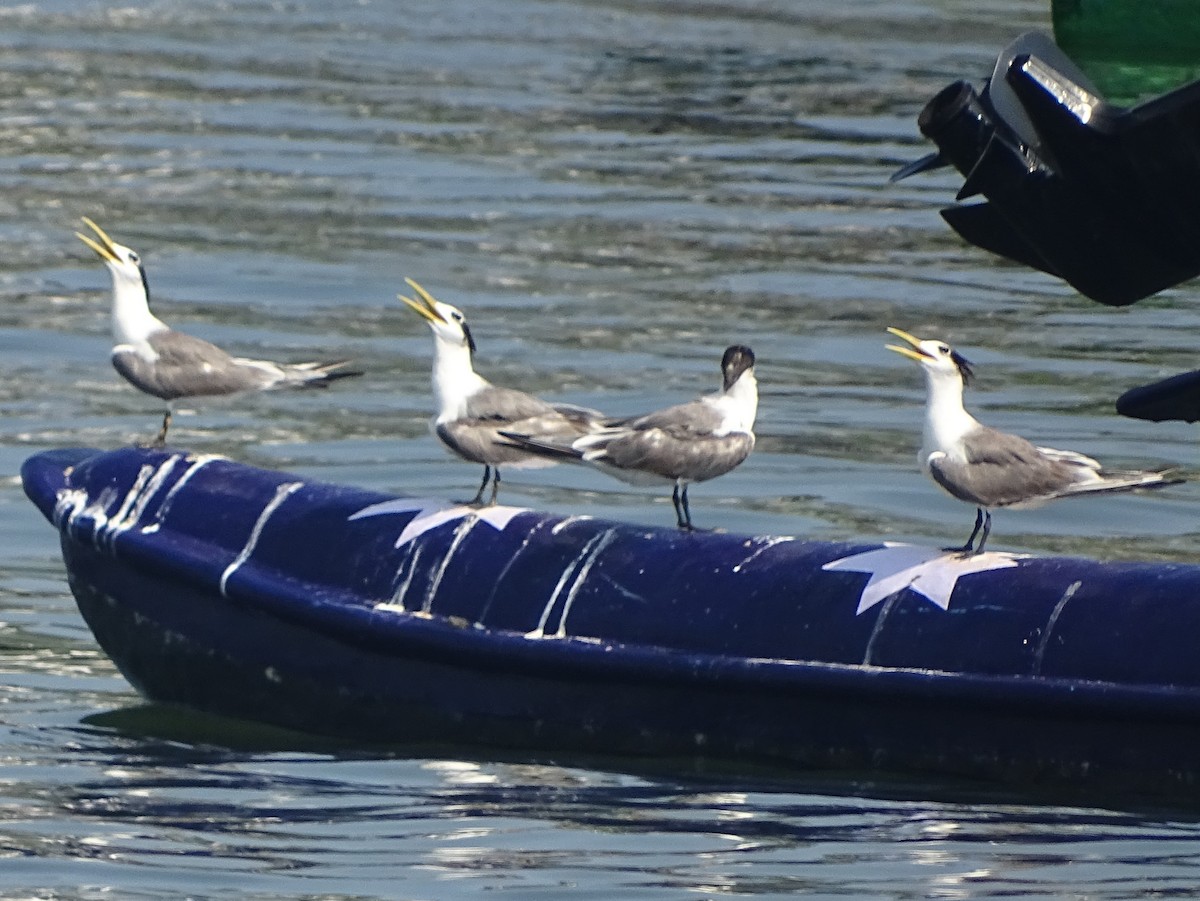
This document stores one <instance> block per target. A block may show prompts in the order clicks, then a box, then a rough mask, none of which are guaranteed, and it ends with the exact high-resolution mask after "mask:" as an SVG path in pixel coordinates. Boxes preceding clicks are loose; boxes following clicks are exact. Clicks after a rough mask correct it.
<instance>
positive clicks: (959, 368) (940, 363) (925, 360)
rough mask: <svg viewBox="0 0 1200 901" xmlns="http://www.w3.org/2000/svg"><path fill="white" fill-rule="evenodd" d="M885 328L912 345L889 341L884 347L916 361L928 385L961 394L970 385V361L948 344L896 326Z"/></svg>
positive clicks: (972, 375) (971, 372) (972, 376)
mask: <svg viewBox="0 0 1200 901" xmlns="http://www.w3.org/2000/svg"><path fill="white" fill-rule="evenodd" d="M888 331H889V332H891V333H892V334H893V335H895V336H896V337H897V338H900V339H901V340H903V341H907V342H908V343H909V344H910V345H911V346H910V347H901V346H899V345H896V344H889V345H887V349H888V350H894V351H895V352H896V353H898V354H902V355H904V356H906V357H908V358H909V359H910V360H914V361H916V362H917V363H919V364H920V365H921V368H922V369H923V370H925V378H926V380H927V381H928V382H929V384H930V386H931V387H938V386H942V385H945V386H952V387H956V388H957V390H958V391H959V392H960V393H961V392H962V388H963V386H964V385H969V384H971V379H972V378H974V376H975V372H974V370H973V369H971V364H970V362H969V361H968V360H967V358H966V357H964V356H963V355H962V354H960V353H959V352H958V351H956V350H955V349H954V348H952V347H951V346H950V345H949V344H946V343H945V342H944V341H936V340H927V341H922V340H921V339H920V338H918V337H916V336H915V335H910V334H909V333H908V332H905V331H902V330H900V329H898V328H889V329H888Z"/></svg>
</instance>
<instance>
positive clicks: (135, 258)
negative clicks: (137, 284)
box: [129, 250, 142, 263]
mask: <svg viewBox="0 0 1200 901" xmlns="http://www.w3.org/2000/svg"><path fill="white" fill-rule="evenodd" d="M141 261H142V258H141V257H139V256H138V255H137V253H135V252H134V251H132V250H131V251H129V262H131V263H140V262H141Z"/></svg>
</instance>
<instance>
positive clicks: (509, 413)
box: [398, 278, 602, 504]
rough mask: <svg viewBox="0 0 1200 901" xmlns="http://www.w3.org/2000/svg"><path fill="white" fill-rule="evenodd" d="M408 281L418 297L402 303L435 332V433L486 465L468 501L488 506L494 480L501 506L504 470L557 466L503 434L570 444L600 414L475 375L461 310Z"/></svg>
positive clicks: (451, 447)
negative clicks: (558, 439) (522, 434)
mask: <svg viewBox="0 0 1200 901" xmlns="http://www.w3.org/2000/svg"><path fill="white" fill-rule="evenodd" d="M405 282H406V283H407V284H408V286H409V287H410V288H412V289H413V291H414V292H415V293H416V295H417V298H418V299H416V300H414V299H413V298H411V297H405V296H404V295H403V294H401V295H398V296H399V298H400V300H402V301H404V303H406V304H408V306H409V307H411V308H412V309H413V310H415V311H416V312H417V314H418V315H419V316H420V317H421V318H422V319H424V320H425V321H426V322H428V323H429V328H430V329H432V331H433V394H434V398H435V400H436V401H437V408H438V410H437V414H436V415H435V416H434V419H433V424H432V426H433V433H434V434H435V435H436V436H437V437H438V439H439V440H440V441H441V442H442V444H444V445H445V446H446V447H447V448H448V449H449V450H450V451H451V452H452V453H454V454H457V455H458V456H460V457H462V458H463V459H464V460H469V461H470V462H472V463H482V464H483V481H482V482H481V483H480V484H479V491H478V492H477V493H476V495H475V497H474V498H473V499H472V500H471V501H469V503H471V504H481V503H482V502H483V495H484V492H485V491H486V490H487V487H488V484H489V482H490V483H491V486H492V493H491V496H490V498H489V499H488V504H494V503H496V495H497V494H498V493H499V490H500V467H501V466H510V467H513V468H514V469H529V468H537V467H543V466H553V465H554V463H556V462H557V461H556V460H554V459H551V458H549V457H546V456H544V455H541V454H537V453H533V452H531V451H529V450H527V449H525V448H522V447H519V446H517V445H515V444H514V443H513V442H511V441H509V440H506V439H505V438H504V437H502V435H501V432H502V431H503V430H506V429H511V430H513V431H515V432H532V433H535V434H539V435H541V434H548V435H554V436H562V437H563V438H564V440H570V439H572V438H576V437H578V436H579V435H582V434H584V433H585V432H586V431H587V430H588V429H589V428H590V427H591V426H592V424H593V423H595V422H596V421H598V420H600V419H601V418H602V414H600V413H597V412H596V411H595V410H587V409H584V408H583V407H576V406H572V405H570V404H550V403H547V402H546V401H544V400H541V399H540V398H537V397H534V396H533V395H532V394H526V393H525V392H524V391H517V390H516V389H513V388H501V387H499V386H497V385H493V384H492V383H491V382H489V381H488V380H487V379H485V378H484V377H483V376H481V375H479V374H478V373H477V372H476V371H475V367H474V365H473V358H474V356H475V340H474V338H473V337H472V336H471V330H470V328H468V327H467V320H466V317H465V316H463V314H462V311H461V310H459V309H458V308H457V307H452V306H450V304H448V303H442V302H441V301H439V300H435V299H434V298H433V296H432V295H430V294H429V292H428V291H426V290H425V289H424V288H422V287H421V286H420V285H418V284H417V283H416V282H415V281H413V280H412V279H411V278H409V279H405Z"/></svg>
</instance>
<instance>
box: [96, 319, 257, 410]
mask: <svg viewBox="0 0 1200 901" xmlns="http://www.w3.org/2000/svg"><path fill="white" fill-rule="evenodd" d="M149 343H150V346H151V347H152V348H153V349H154V352H155V353H156V354H158V359H156V360H155V361H154V362H153V363H149V362H147V361H145V360H143V359H142V358H141V357H140V356H138V354H137V353H136V352H135V351H133V350H132V349H128V350H127V349H122V348H120V347H118V348H116V349H115V350H114V351H113V357H112V360H113V366H114V367H116V370H117V372H119V373H120V374H121V375H123V376H124V377H125V378H126V379H128V380H129V382H130V383H131V384H133V385H134V386H135V387H137V388H140V389H141V390H142V391H145V392H146V393H147V394H153V395H154V396H155V397H161V398H163V399H164V400H173V399H174V398H177V397H201V396H208V395H217V394H236V393H237V392H240V391H252V390H256V389H259V388H265V387H267V386H269V385H270V384H272V383H273V382H274V381H276V380H277V378H278V376H277V374H275V373H273V372H272V371H271V370H270V369H269V368H268V366H267V365H254V364H250V363H247V362H245V361H241V360H235V359H234V358H233V357H231V356H230V355H229V354H227V353H226V352H225V351H223V350H221V348H219V347H217V346H216V345H215V344H210V343H209V342H208V341H205V340H203V339H201V338H194V337H192V336H191V335H186V334H184V333H183V332H176V331H173V330H172V331H166V332H159V333H158V334H156V335H152V336H151V337H150V339H149Z"/></svg>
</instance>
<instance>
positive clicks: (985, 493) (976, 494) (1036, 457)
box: [929, 427, 1075, 507]
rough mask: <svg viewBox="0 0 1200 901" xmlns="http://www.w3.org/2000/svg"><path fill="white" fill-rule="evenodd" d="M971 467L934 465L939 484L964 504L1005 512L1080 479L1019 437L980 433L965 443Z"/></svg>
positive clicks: (941, 462) (939, 461)
mask: <svg viewBox="0 0 1200 901" xmlns="http://www.w3.org/2000/svg"><path fill="white" fill-rule="evenodd" d="M964 445H965V450H966V455H967V462H965V463H960V462H957V461H953V460H949V459H947V458H940V459H934V460H931V461H930V464H929V472H930V475H931V476H932V477H933V479H934V481H935V482H937V483H938V484H939V485H941V486H942V487H943V488H944V489H946V491H948V492H949V493H950V494H952V495H953V496H954V497H956V498H958V499H959V500H963V501H967V502H969V503H972V504H978V505H980V506H984V507H1004V506H1008V505H1010V504H1019V503H1022V502H1024V501H1029V500H1031V499H1034V498H1041V497H1049V496H1052V495H1054V494H1056V493H1058V492H1060V491H1062V490H1063V488H1065V487H1066V486H1067V485H1070V484H1071V483H1072V482H1073V481H1074V480H1075V473H1073V472H1072V467H1071V466H1070V465H1069V464H1066V463H1063V462H1061V461H1059V460H1054V459H1051V458H1050V457H1047V456H1046V455H1045V454H1043V453H1042V452H1041V451H1039V450H1038V449H1037V448H1036V447H1034V445H1033V444H1031V443H1030V442H1028V441H1026V440H1025V439H1024V438H1021V437H1020V436H1019V435H1010V434H1008V433H1007V432H1000V431H997V430H995V429H990V428H986V427H984V428H981V429H979V430H978V431H976V432H973V433H972V434H971V435H969V436H967V438H966V439H965V440H964Z"/></svg>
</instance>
